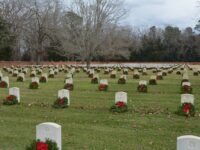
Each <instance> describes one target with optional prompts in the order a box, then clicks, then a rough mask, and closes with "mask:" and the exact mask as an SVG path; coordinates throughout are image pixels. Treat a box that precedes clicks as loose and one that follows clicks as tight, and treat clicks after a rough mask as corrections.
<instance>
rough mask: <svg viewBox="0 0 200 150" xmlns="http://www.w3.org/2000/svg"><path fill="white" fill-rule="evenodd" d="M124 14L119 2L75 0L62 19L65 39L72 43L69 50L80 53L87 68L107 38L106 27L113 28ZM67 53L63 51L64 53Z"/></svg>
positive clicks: (112, 0)
mask: <svg viewBox="0 0 200 150" xmlns="http://www.w3.org/2000/svg"><path fill="white" fill-rule="evenodd" d="M125 13H126V11H125V10H124V8H123V2H122V1H119V0H109V1H108V0H75V2H74V3H73V5H72V7H71V8H70V9H69V10H68V11H67V12H66V15H65V16H64V19H63V27H64V29H65V31H66V36H67V38H66V39H68V40H70V42H68V43H73V44H71V46H69V48H71V50H76V51H79V52H81V57H82V60H84V61H86V62H87V67H89V66H90V62H91V60H92V59H93V57H94V56H95V53H96V52H97V51H98V50H100V49H99V48H100V47H101V45H103V44H104V41H105V40H104V39H105V38H106V37H107V36H109V34H108V33H107V30H106V29H107V26H110V25H111V26H112V27H115V25H116V24H117V23H118V21H119V20H120V19H121V18H122V17H123V16H124V15H125ZM111 30H112V29H111ZM65 48H66V47H65ZM68 51H69V50H68V49H65V50H64V53H65V52H68ZM62 53H63V51H62Z"/></svg>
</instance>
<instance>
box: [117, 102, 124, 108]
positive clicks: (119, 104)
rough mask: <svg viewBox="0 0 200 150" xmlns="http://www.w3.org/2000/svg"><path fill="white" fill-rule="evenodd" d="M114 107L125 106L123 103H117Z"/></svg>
mask: <svg viewBox="0 0 200 150" xmlns="http://www.w3.org/2000/svg"><path fill="white" fill-rule="evenodd" d="M115 105H116V106H117V107H123V106H125V103H124V102H117V103H116V104H115Z"/></svg>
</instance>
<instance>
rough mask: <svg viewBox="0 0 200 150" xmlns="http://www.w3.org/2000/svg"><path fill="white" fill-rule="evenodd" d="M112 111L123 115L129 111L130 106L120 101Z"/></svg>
mask: <svg viewBox="0 0 200 150" xmlns="http://www.w3.org/2000/svg"><path fill="white" fill-rule="evenodd" d="M110 111H111V112H117V113H123V112H126V111H128V106H127V104H126V103H124V102H121V101H119V102H117V103H115V105H113V106H112V107H111V108H110Z"/></svg>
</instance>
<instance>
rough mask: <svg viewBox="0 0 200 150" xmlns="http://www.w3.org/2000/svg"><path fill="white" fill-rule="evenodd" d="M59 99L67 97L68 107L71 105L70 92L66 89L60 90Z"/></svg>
mask: <svg viewBox="0 0 200 150" xmlns="http://www.w3.org/2000/svg"><path fill="white" fill-rule="evenodd" d="M58 97H59V98H64V97H67V98H68V105H70V97H69V90H66V89H62V90H59V91H58Z"/></svg>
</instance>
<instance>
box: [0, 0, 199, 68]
mask: <svg viewBox="0 0 200 150" xmlns="http://www.w3.org/2000/svg"><path fill="white" fill-rule="evenodd" d="M127 13H128V11H127V10H126V8H125V6H124V3H123V0H109V1H108V0H73V1H71V2H70V3H66V2H65V1H62V0H0V60H23V61H35V62H37V63H39V62H40V61H83V62H87V64H88V66H89V64H90V62H91V61H198V60H200V59H199V58H200V52H199V46H200V36H199V34H198V32H199V31H200V22H198V23H197V25H196V27H195V28H194V29H193V28H191V27H187V28H186V29H179V28H178V27H173V26H166V27H165V28H164V29H163V28H157V27H155V26H153V27H150V28H149V29H139V28H133V27H131V26H127V25H122V24H120V21H121V20H122V19H123V18H124V17H125V16H126V14H127Z"/></svg>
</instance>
